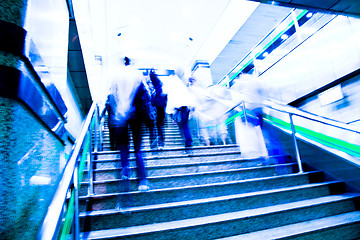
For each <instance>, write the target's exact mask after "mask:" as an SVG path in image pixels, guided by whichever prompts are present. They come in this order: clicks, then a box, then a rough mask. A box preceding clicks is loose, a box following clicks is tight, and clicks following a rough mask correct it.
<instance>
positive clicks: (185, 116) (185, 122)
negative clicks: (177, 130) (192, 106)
mask: <svg viewBox="0 0 360 240" xmlns="http://www.w3.org/2000/svg"><path fill="white" fill-rule="evenodd" d="M180 111H181V127H182V130H183V133H184V137H185V147H191V145H192V138H191V134H190V130H189V113H190V110H189V108H187V107H181V109H180Z"/></svg>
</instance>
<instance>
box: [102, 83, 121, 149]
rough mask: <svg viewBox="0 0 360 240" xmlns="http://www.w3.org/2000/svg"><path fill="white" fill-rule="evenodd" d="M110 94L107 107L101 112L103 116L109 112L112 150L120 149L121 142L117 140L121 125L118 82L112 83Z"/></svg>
mask: <svg viewBox="0 0 360 240" xmlns="http://www.w3.org/2000/svg"><path fill="white" fill-rule="evenodd" d="M109 92H110V94H109V95H108V97H107V100H106V103H105V108H104V110H103V112H102V113H101V118H102V117H103V116H105V113H106V112H107V113H108V127H109V135H110V149H111V150H112V151H118V150H120V144H119V142H118V141H117V137H116V136H117V132H118V128H119V127H120V126H121V121H120V119H117V118H116V108H117V104H118V102H119V99H118V84H116V83H115V82H112V83H111V86H110V90H109Z"/></svg>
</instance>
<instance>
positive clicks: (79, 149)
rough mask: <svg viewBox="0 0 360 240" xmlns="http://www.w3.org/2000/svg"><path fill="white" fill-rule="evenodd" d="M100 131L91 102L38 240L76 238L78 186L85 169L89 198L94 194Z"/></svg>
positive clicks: (78, 227) (96, 112)
mask: <svg viewBox="0 0 360 240" xmlns="http://www.w3.org/2000/svg"><path fill="white" fill-rule="evenodd" d="M101 129H102V128H101V127H100V116H99V108H98V106H97V104H96V103H93V104H92V106H91V108H90V110H89V112H88V114H87V117H86V119H85V121H84V122H83V125H82V128H81V132H80V135H79V137H78V138H77V139H76V141H75V144H74V146H73V148H72V151H71V155H70V158H69V161H68V163H67V165H66V167H65V170H64V172H63V177H62V179H61V181H60V183H59V186H58V189H57V191H56V193H55V196H54V198H53V201H52V203H51V205H50V206H49V208H48V212H47V215H46V216H45V219H44V222H43V225H42V227H41V229H40V231H39V234H38V239H79V237H80V226H79V187H80V183H81V181H82V177H83V173H84V170H85V168H86V167H87V170H88V174H89V176H88V177H89V181H90V184H89V187H88V195H93V194H94V188H93V176H92V173H93V171H92V169H91V168H92V165H93V164H92V160H93V156H92V152H93V151H94V152H97V151H98V150H101V149H100V148H101V138H102V137H101V136H102V134H101Z"/></svg>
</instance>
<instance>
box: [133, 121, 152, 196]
mask: <svg viewBox="0 0 360 240" xmlns="http://www.w3.org/2000/svg"><path fill="white" fill-rule="evenodd" d="M130 128H131V131H132V137H133V141H134V150H135V157H136V172H137V177H138V180H139V190H141V191H147V190H149V187H148V184H147V172H146V168H145V163H144V159H143V156H142V152H141V140H142V136H141V130H140V129H141V122H140V121H139V120H131V121H130ZM142 186H144V188H142ZM145 188H146V189H145Z"/></svg>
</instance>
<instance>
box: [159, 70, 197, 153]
mask: <svg viewBox="0 0 360 240" xmlns="http://www.w3.org/2000/svg"><path fill="white" fill-rule="evenodd" d="M187 82H188V79H186V77H185V76H184V71H183V70H182V69H180V68H179V69H177V70H176V71H175V73H174V74H173V75H171V76H170V77H169V79H168V81H167V84H166V85H164V87H165V89H164V92H165V93H166V94H167V95H168V101H167V106H166V112H167V113H168V114H171V115H172V117H173V120H174V121H175V122H176V123H177V125H178V126H179V129H180V131H181V133H182V136H183V139H184V143H185V147H191V146H192V137H191V133H190V129H189V114H190V111H191V110H193V109H194V97H193V95H192V94H191V92H190V91H189V89H188V87H187V86H186V84H187Z"/></svg>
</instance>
